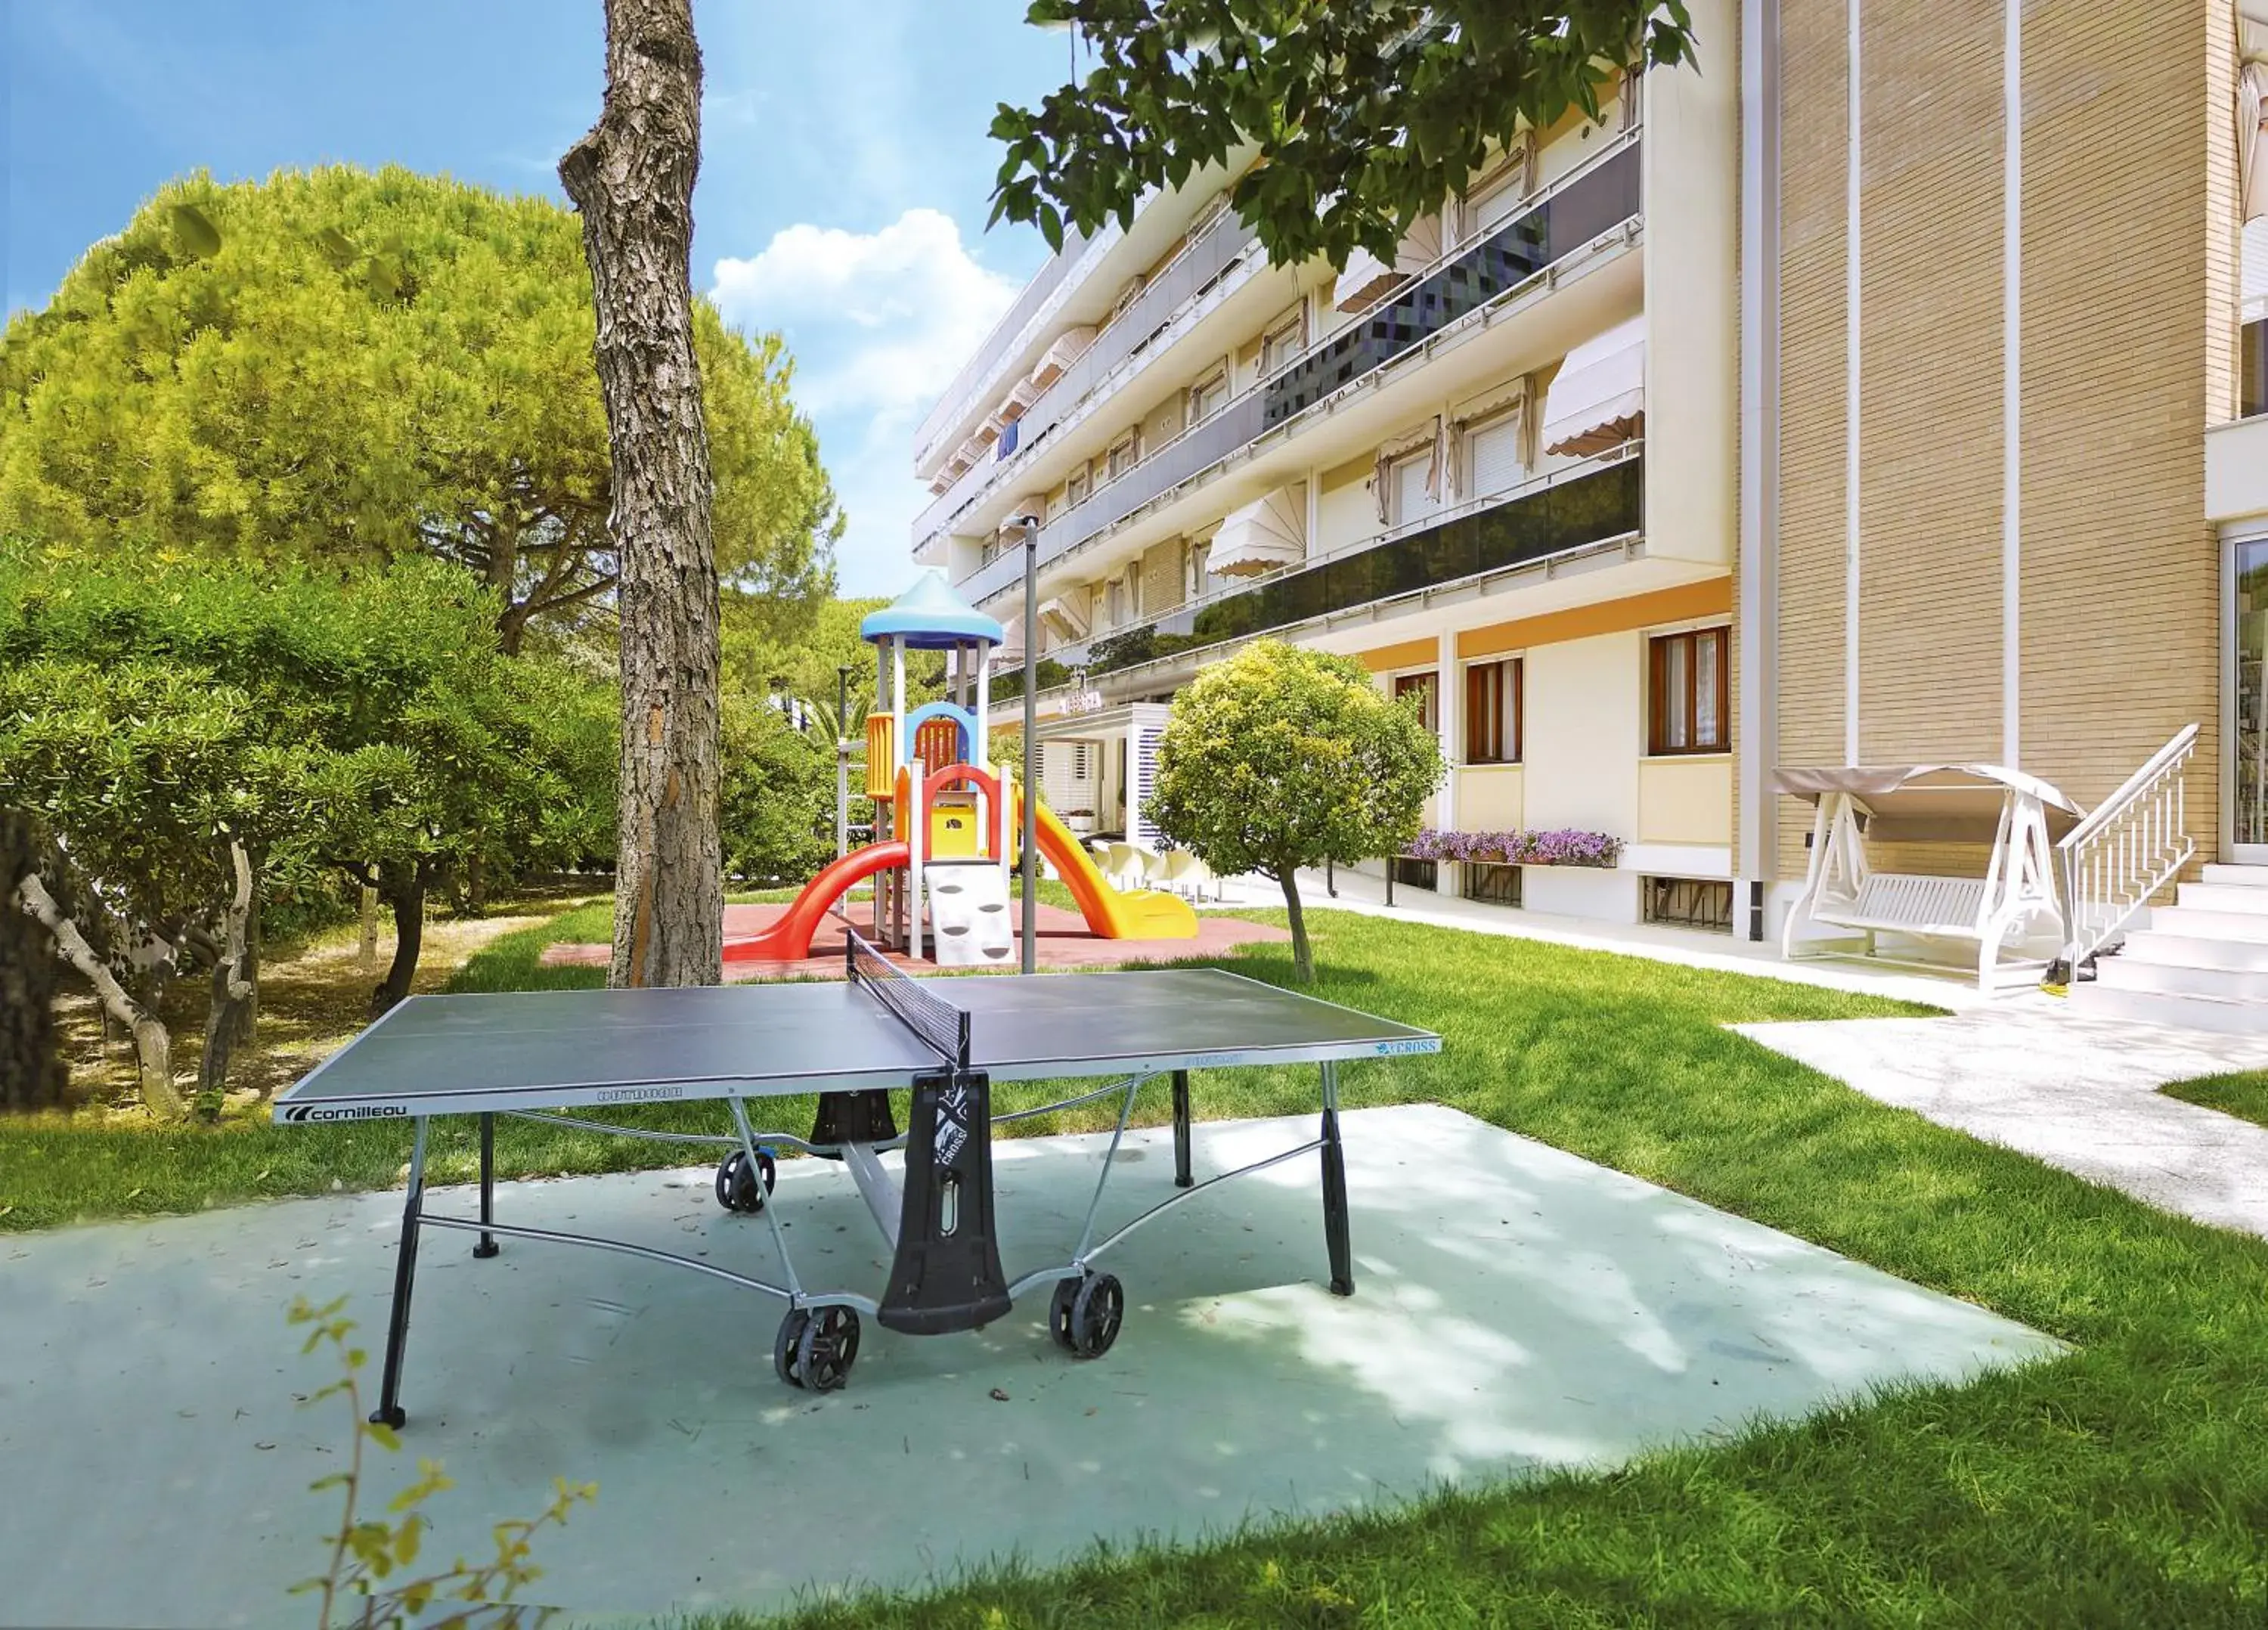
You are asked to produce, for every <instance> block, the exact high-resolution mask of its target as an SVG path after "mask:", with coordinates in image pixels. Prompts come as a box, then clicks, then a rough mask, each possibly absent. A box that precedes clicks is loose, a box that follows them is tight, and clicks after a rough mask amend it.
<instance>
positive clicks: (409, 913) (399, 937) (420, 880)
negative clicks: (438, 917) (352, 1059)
mask: <svg viewBox="0 0 2268 1630" xmlns="http://www.w3.org/2000/svg"><path fill="white" fill-rule="evenodd" d="M425 886H426V876H425V868H424V867H423V866H416V867H405V868H404V869H403V870H402V871H401V873H400V874H398V875H397V876H394V877H393V878H389V879H388V880H387V884H386V886H385V887H383V888H381V889H380V890H379V892H380V893H381V894H383V895H384V896H385V897H386V903H387V904H388V905H389V906H391V907H392V908H393V910H394V963H393V966H391V967H389V968H388V969H387V970H386V977H385V979H384V980H383V981H382V982H381V983H380V984H379V987H378V989H377V990H376V991H374V992H372V994H371V999H370V1016H371V1017H372V1019H378V1018H381V1017H383V1016H384V1015H385V1014H386V1013H387V1010H388V1009H389V1008H391V1007H394V1004H395V1003H397V1002H399V1001H400V1000H401V999H402V998H403V997H405V996H407V995H409V985H410V982H411V981H412V980H413V979H415V978H416V977H417V955H418V952H419V950H420V949H421V948H423V944H424V940H425Z"/></svg>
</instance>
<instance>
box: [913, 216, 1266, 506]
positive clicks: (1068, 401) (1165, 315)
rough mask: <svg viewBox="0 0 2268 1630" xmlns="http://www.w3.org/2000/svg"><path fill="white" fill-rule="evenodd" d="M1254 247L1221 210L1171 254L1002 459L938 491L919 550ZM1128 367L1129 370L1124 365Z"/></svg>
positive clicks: (1046, 397)
mask: <svg viewBox="0 0 2268 1630" xmlns="http://www.w3.org/2000/svg"><path fill="white" fill-rule="evenodd" d="M1263 261H1264V257H1263V256H1262V255H1261V254H1260V246H1259V242H1258V240H1256V239H1255V238H1254V237H1253V236H1252V235H1251V233H1249V232H1247V231H1245V229H1244V227H1243V225H1242V224H1241V222H1239V221H1238V220H1237V218H1236V217H1235V215H1234V214H1233V212H1231V213H1226V214H1223V215H1222V216H1220V217H1219V218H1217V219H1216V220H1215V221H1214V222H1213V223H1212V225H1211V226H1209V227H1207V228H1206V229H1205V231H1204V232H1203V233H1202V234H1201V235H1199V236H1198V237H1197V239H1196V240H1193V241H1192V242H1190V243H1189V245H1188V246H1187V247H1184V248H1183V249H1182V252H1181V253H1180V254H1177V255H1175V257H1174V259H1173V261H1172V262H1171V263H1170V264H1168V265H1167V267H1166V268H1165V269H1163V270H1162V271H1160V273H1159V274H1158V275H1157V277H1155V278H1153V279H1152V280H1151V282H1150V283H1149V284H1146V285H1145V287H1144V288H1143V290H1142V291H1141V293H1139V294H1138V295H1137V296H1135V298H1134V300H1133V302H1132V303H1131V304H1130V305H1129V306H1127V308H1126V309H1125V310H1124V311H1123V312H1122V313H1119V314H1118V316H1117V317H1116V319H1115V320H1114V321H1112V322H1111V323H1110V325H1109V326H1108V328H1104V329H1103V330H1102V332H1101V333H1100V334H1098V335H1096V336H1095V337H1094V343H1093V344H1091V345H1089V346H1088V347H1087V348H1086V350H1085V351H1084V352H1083V353H1081V355H1080V356H1079V360H1078V361H1077V362H1074V363H1073V364H1071V366H1070V367H1068V368H1066V369H1065V370H1064V372H1063V375H1062V377H1060V378H1059V379H1057V380H1056V381H1055V382H1054V383H1053V384H1051V385H1049V387H1047V389H1046V390H1045V391H1044V392H1042V394H1041V395H1040V396H1039V398H1038V399H1037V400H1036V401H1035V402H1033V403H1032V405H1031V406H1030V407H1029V408H1027V409H1025V410H1024V413H1023V415H1022V416H1021V417H1020V418H1019V419H1018V420H1017V422H1016V429H1017V437H1016V440H1015V442H1014V444H1013V446H1012V447H1011V449H1010V450H1009V451H1008V452H1007V453H1005V454H1000V455H998V456H995V457H993V458H988V459H985V460H983V461H979V462H978V464H977V465H976V468H974V469H971V470H968V472H966V473H965V474H964V475H962V476H961V479H960V480H958V481H956V482H955V483H954V484H953V485H952V486H950V487H948V488H947V489H946V490H945V491H944V492H943V493H942V494H940V495H939V497H938V498H937V500H936V501H935V502H934V503H932V504H931V505H930V506H929V507H928V508H927V509H925V510H924V511H923V512H922V513H921V515H920V516H919V518H918V519H917V520H915V522H914V538H915V540H916V542H915V547H916V549H920V548H922V547H924V546H925V545H926V544H927V543H928V542H930V541H931V540H932V538H934V537H935V536H936V535H937V534H938V533H939V531H941V530H943V529H945V528H946V527H949V526H951V525H952V523H953V522H954V520H957V519H959V518H960V517H961V515H962V514H963V513H966V512H967V511H968V508H969V507H970V505H974V504H976V502H977V501H978V500H980V499H981V498H983V497H984V496H985V495H986V494H987V493H988V492H990V491H992V490H994V488H995V483H1004V482H1005V481H1007V480H1009V479H1010V478H1011V475H1012V472H1013V473H1014V476H1015V478H1016V479H1021V475H1020V470H1021V465H1022V462H1023V461H1025V460H1027V459H1028V458H1029V457H1030V456H1031V455H1032V454H1034V453H1035V451H1037V450H1038V449H1039V448H1040V447H1042V446H1045V445H1046V442H1047V439H1048V437H1049V434H1050V433H1051V432H1053V431H1055V430H1056V429H1057V427H1058V426H1060V425H1061V424H1063V423H1064V421H1065V420H1066V419H1068V418H1070V417H1071V416H1072V414H1073V413H1075V412H1076V411H1077V410H1078V409H1079V406H1080V405H1081V404H1082V403H1084V402H1086V400H1087V399H1088V398H1089V397H1091V396H1094V395H1096V394H1097V393H1098V391H1100V390H1101V388H1102V387H1105V386H1108V387H1110V388H1111V389H1113V390H1115V389H1116V387H1118V386H1120V385H1122V384H1123V383H1124V382H1125V376H1130V374H1131V373H1132V372H1134V371H1135V370H1136V369H1137V368H1139V367H1140V366H1143V365H1145V364H1146V363H1147V362H1148V361H1150V360H1151V359H1152V358H1153V357H1155V356H1160V355H1162V354H1163V353H1164V352H1165V350H1167V347H1166V346H1162V345H1155V344H1153V343H1152V342H1153V341H1155V340H1157V339H1159V338H1160V336H1163V335H1164V334H1165V333H1166V331H1167V329H1168V328H1171V327H1172V326H1173V325H1174V324H1175V322H1176V321H1178V320H1179V319H1180V318H1181V317H1182V315H1183V314H1184V313H1185V312H1186V311H1187V308H1189V306H1193V305H1195V304H1197V302H1198V301H1200V300H1203V299H1205V297H1206V296H1207V295H1209V294H1211V293H1212V292H1213V291H1215V290H1216V289H1218V288H1219V287H1221V285H1222V284H1224V283H1226V281H1227V280H1229V279H1230V278H1231V277H1233V275H1234V274H1235V273H1236V272H1237V270H1238V269H1240V268H1241V267H1243V266H1245V265H1246V263H1247V262H1251V263H1252V264H1253V265H1255V266H1257V265H1260V264H1262V263H1263ZM1130 363H1131V364H1132V365H1133V366H1131V367H1129V366H1127V365H1128V364H1130Z"/></svg>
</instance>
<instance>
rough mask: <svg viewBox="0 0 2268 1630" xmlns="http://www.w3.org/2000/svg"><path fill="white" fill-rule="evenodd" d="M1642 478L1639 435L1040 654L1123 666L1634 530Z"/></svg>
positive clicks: (1009, 681)
mask: <svg viewBox="0 0 2268 1630" xmlns="http://www.w3.org/2000/svg"><path fill="white" fill-rule="evenodd" d="M1645 490H1646V479H1645V459H1644V449H1643V448H1642V447H1641V446H1637V445H1635V444H1633V445H1632V446H1629V447H1625V448H1620V449H1617V450H1616V451H1615V452H1613V453H1609V454H1602V455H1601V456H1600V457H1599V458H1598V459H1596V460H1594V461H1590V462H1588V463H1587V464H1584V465H1580V466H1578V467H1576V468H1573V469H1572V470H1566V471H1562V472H1559V473H1557V474H1556V475H1552V476H1544V477H1542V478H1540V479H1538V480H1536V481H1534V482H1530V483H1528V484H1527V485H1526V486H1524V487H1521V488H1518V489H1515V490H1513V491H1512V492H1510V493H1508V494H1504V495H1500V496H1499V497H1495V498H1490V499H1488V500H1486V501H1484V503H1483V504H1482V505H1474V506H1470V507H1469V508H1467V509H1466V510H1465V511H1463V512H1462V513H1456V514H1453V515H1451V516H1449V517H1447V519H1445V520H1440V521H1438V522H1436V523H1434V524H1432V525H1431V526H1425V527H1418V528H1416V529H1414V530H1411V531H1408V532H1403V533H1400V534H1392V533H1389V534H1388V535H1386V536H1384V537H1381V538H1378V539H1374V540H1373V541H1371V542H1367V543H1365V544H1362V545H1360V546H1359V547H1357V548H1354V549H1347V550H1344V551H1343V552H1341V553H1339V554H1337V555H1332V556H1329V557H1324V558H1322V559H1319V560H1315V561H1312V562H1310V563H1308V564H1306V565H1304V566H1301V567H1299V568H1298V569H1296V570H1292V571H1286V572H1281V573H1278V574H1277V575H1275V576H1272V577H1269V578H1266V579H1262V580H1261V581H1260V582H1257V583H1255V584H1252V585H1249V586H1237V587H1235V588H1232V589H1227V590H1224V591H1221V592H1219V593H1217V594H1209V595H1207V596H1206V597H1204V599H1202V600H1197V601H1190V602H1189V604H1188V605H1185V606H1181V607H1178V608H1175V609H1174V610H1172V611H1168V612H1167V613H1165V614H1164V615H1162V616H1157V617H1153V618H1151V619H1148V620H1147V621H1145V622H1144V623H1140V624H1138V626H1135V627H1132V628H1126V629H1117V630H1113V631H1110V632H1109V633H1108V634H1105V635H1103V636H1101V637H1100V638H1095V639H1094V640H1092V641H1090V642H1089V643H1088V644H1087V645H1086V647H1085V649H1084V651H1083V652H1082V651H1080V650H1079V649H1078V648H1075V647H1066V648H1062V649H1058V650H1055V651H1051V652H1049V653H1045V654H1044V655H1043V656H1042V659H1041V663H1040V677H1041V682H1042V685H1045V684H1046V682H1047V681H1048V679H1049V669H1050V668H1053V669H1054V671H1055V672H1056V673H1057V674H1066V673H1067V670H1068V669H1069V668H1071V667H1081V666H1083V667H1086V670H1087V673H1088V675H1089V677H1091V678H1092V677H1095V676H1099V675H1105V674H1112V673H1116V672H1119V671H1120V670H1122V669H1125V668H1130V667H1138V666H1139V665H1141V664H1142V663H1145V662H1154V661H1157V660H1160V659H1163V658H1167V657H1174V656H1181V655H1184V654H1186V653H1189V652H1193V651H1199V650H1202V649H1204V648H1205V647H1206V646H1209V645H1223V644H1226V643H1228V642H1230V641H1233V640H1241V639H1249V638H1254V637H1256V636H1257V635H1261V634H1266V633H1271V632H1275V631H1280V630H1283V629H1287V628H1291V627H1293V626H1295V625H1297V624H1300V623H1307V622H1311V621H1313V620H1314V619H1316V618H1318V617H1324V616H1330V615H1332V614H1333V613H1336V612H1341V611H1351V610H1354V609H1356V608H1359V607H1363V606H1367V605H1372V604H1374V603H1375V602H1377V601H1384V600H1393V599H1395V598H1397V597H1399V596H1402V595H1405V594H1419V593H1422V592H1424V591H1425V590H1428V589H1437V588H1441V587H1445V586H1447V585H1449V584H1453V583H1456V582H1460V581H1462V580H1463V579H1469V578H1476V577H1480V576H1483V575H1485V574H1487V573H1490V572H1501V571H1504V570H1506V568H1509V567H1513V566H1521V565H1528V564H1533V563H1535V562H1537V561H1541V560H1543V559H1546V558H1548V557H1552V556H1555V555H1563V554H1565V553H1568V552H1569V551H1571V550H1574V549H1582V548H1585V547H1586V546H1587V545H1591V544H1594V543H1602V542H1606V541H1608V540H1609V539H1612V538H1620V537H1628V536H1631V535H1636V534H1638V533H1639V532H1641V531H1643V530H1644V524H1645V515H1644V493H1645ZM1082 659H1083V660H1082ZM1058 665H1060V666H1058ZM994 684H995V687H996V690H995V692H994V694H995V695H996V696H999V697H1014V696H1021V695H1022V694H1023V675H1022V669H1021V668H1012V669H1009V670H1006V671H1005V672H1003V673H1002V674H1000V675H998V676H997V677H996V679H995V680H994Z"/></svg>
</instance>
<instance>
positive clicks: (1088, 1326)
mask: <svg viewBox="0 0 2268 1630" xmlns="http://www.w3.org/2000/svg"><path fill="white" fill-rule="evenodd" d="M1125 1321H1126V1292H1125V1289H1124V1287H1122V1286H1121V1285H1120V1284H1119V1283H1118V1280H1117V1277H1116V1275H1115V1274H1109V1273H1088V1274H1086V1275H1084V1276H1083V1277H1080V1278H1078V1279H1066V1280H1057V1281H1056V1288H1055V1294H1054V1295H1052V1296H1050V1297H1049V1299H1048V1333H1049V1335H1051V1336H1053V1337H1054V1338H1055V1339H1056V1345H1057V1346H1059V1347H1061V1348H1062V1349H1063V1350H1064V1352H1066V1353H1070V1354H1071V1356H1072V1357H1073V1358H1083V1359H1091V1358H1101V1356H1102V1355H1103V1354H1104V1353H1108V1352H1109V1351H1110V1344H1111V1343H1112V1342H1114V1341H1116V1340H1117V1339H1118V1327H1119V1326H1120V1325H1121V1324H1123V1323H1125Z"/></svg>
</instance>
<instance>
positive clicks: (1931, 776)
mask: <svg viewBox="0 0 2268 1630" xmlns="http://www.w3.org/2000/svg"><path fill="white" fill-rule="evenodd" d="M1772 786H1773V790H1774V791H1776V792H1781V793H1789V794H1791V795H1793V796H1794V797H1797V798H1800V799H1802V800H1804V801H1805V802H1806V803H1809V804H1815V803H1817V802H1818V801H1819V800H1821V799H1822V798H1823V797H1825V796H1826V795H1827V794H1829V793H1847V794H1849V795H1850V796H1851V797H1852V798H1855V799H1857V800H1859V803H1860V804H1862V805H1863V806H1865V808H1866V809H1867V813H1868V814H1869V815H1872V816H1873V817H1874V821H1873V830H1872V831H1870V832H1869V834H1868V836H1870V837H1877V838H1881V839H1882V840H1884V841H1886V842H1899V843H1991V842H1992V840H1993V837H1994V835H1995V833H1996V832H1997V831H1998V830H1999V822H2000V812H2001V809H2002V808H2003V807H2004V805H2005V804H2006V803H2007V800H2008V799H2009V798H2010V797H2012V796H2021V797H2026V798H2031V799H2035V800H2037V801H2038V803H2039V805H2040V807H2041V808H2042V810H2043V812H2044V813H2045V815H2046V817H2047V825H2048V836H2049V837H2051V838H2057V837H2062V836H2063V835H2064V834H2065V833H2066V832H2068V831H2069V830H2071V829H2072V828H2073V827H2074V826H2076V825H2078V824H2079V822H2080V819H2081V818H2082V817H2083V816H2084V815H2085V813H2086V812H2085V811H2084V810H2082V809H2080V807H2079V806H2078V805H2077V804H2075V803H2073V802H2072V801H2071V800H2070V799H2068V798H2066V797H2065V796H2064V794H2063V792H2062V790H2061V789H2060V788H2058V787H2056V786H2053V785H2050V784H2049V783H2047V782H2045V781H2043V780H2041V779H2039V778H2037V777H2036V776H2028V775H2026V774H2024V773H2023V772H2022V771H2018V770H2011V769H2009V768H2008V767H2007V765H2005V764H1980V763H1969V764H1857V765H1839V764H1838V765H1831V766H1824V767H1821V768H1816V769H1813V768H1801V769H1789V768H1786V767H1783V768H1780V769H1778V770H1775V771H1773V772H1772Z"/></svg>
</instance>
